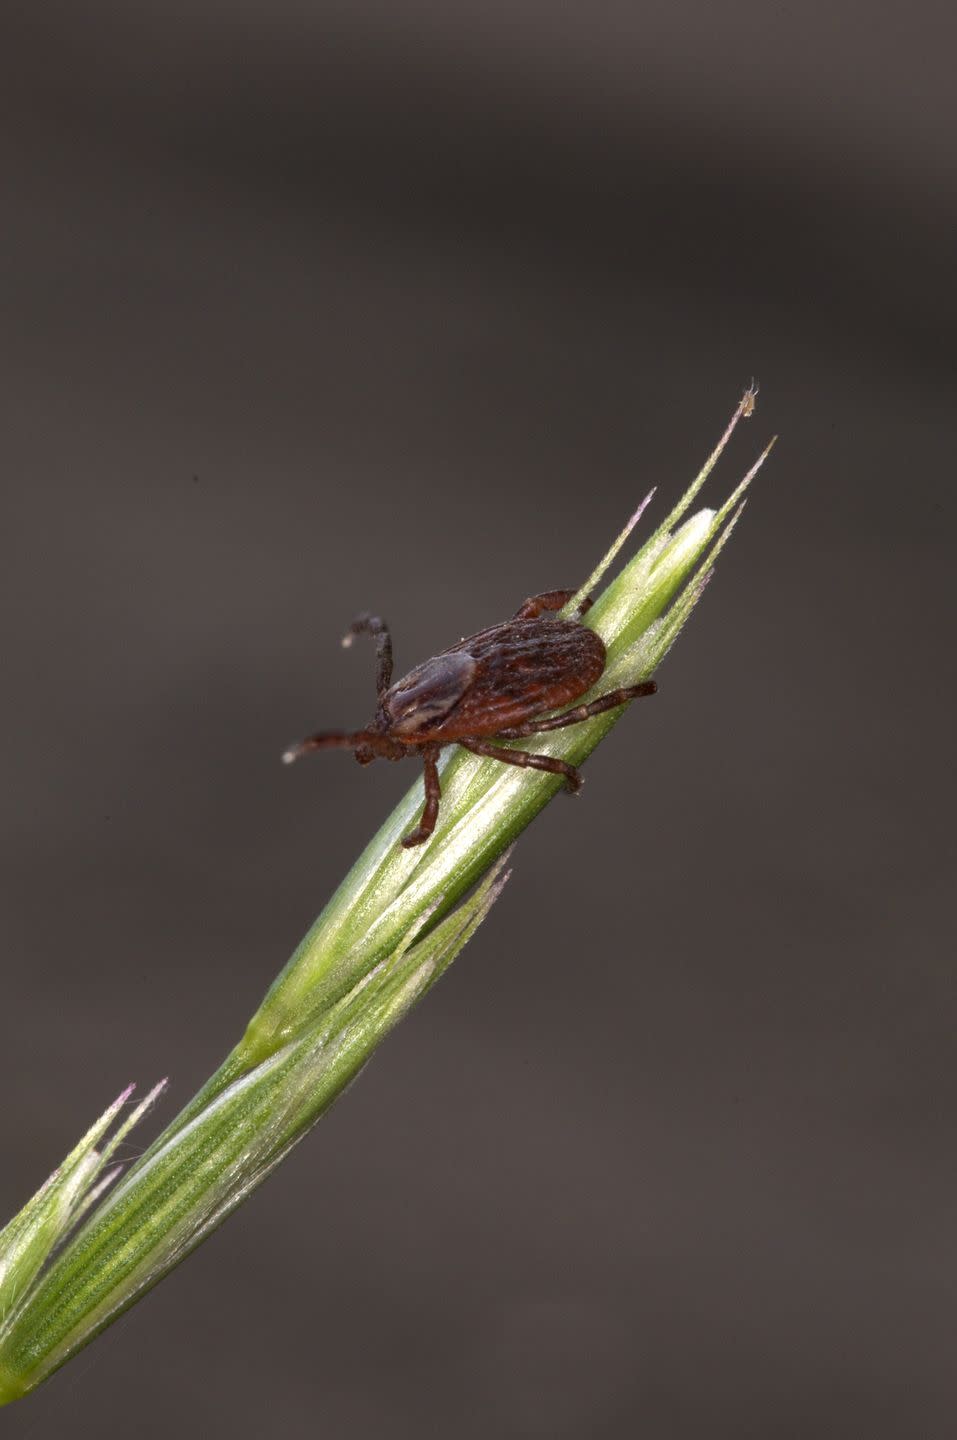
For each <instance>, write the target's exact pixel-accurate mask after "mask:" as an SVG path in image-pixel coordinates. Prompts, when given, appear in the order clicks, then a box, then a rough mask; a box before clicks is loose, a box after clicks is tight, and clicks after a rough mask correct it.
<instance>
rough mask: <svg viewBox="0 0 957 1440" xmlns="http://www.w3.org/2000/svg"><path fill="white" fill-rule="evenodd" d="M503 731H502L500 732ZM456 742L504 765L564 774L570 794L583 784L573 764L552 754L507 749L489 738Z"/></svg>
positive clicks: (474, 752) (476, 753)
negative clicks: (534, 753) (557, 758)
mask: <svg viewBox="0 0 957 1440" xmlns="http://www.w3.org/2000/svg"><path fill="white" fill-rule="evenodd" d="M505 733H506V732H505V731H502V734H505ZM508 733H509V734H511V733H513V732H511V731H509V732H508ZM458 743H459V745H461V746H462V747H463V749H465V750H471V752H472V754H473V755H487V756H488V757H489V759H490V760H501V761H502V763H503V764H504V765H518V766H519V767H520V768H521V769H523V770H524V769H529V770H547V771H548V772H549V773H550V774H551V775H564V777H565V784H566V785H567V786H568V788H569V790H570V791H571V792H572V794H574V793H575V792H576V791H578V790H580V789H581V788H582V785H583V784H584V781H583V780H582V777H581V774H580V772H579V771H578V770H576V769H575V767H574V765H569V764H567V763H566V762H565V761H564V760H556V759H555V758H554V756H552V755H533V754H532V753H531V752H530V751H528V750H509V749H508V748H507V746H505V745H495V744H493V743H492V741H491V740H479V739H473V740H459V742H458Z"/></svg>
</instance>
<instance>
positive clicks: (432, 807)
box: [402, 745, 442, 850]
mask: <svg viewBox="0 0 957 1440" xmlns="http://www.w3.org/2000/svg"><path fill="white" fill-rule="evenodd" d="M438 758H439V746H438V745H423V747H422V765H423V768H424V772H425V809H424V810H423V811H422V819H421V820H420V821H419V823H418V825H416V827H415V829H414V830H410V831H409V833H408V835H403V837H402V844H403V845H404V846H405V848H406V849H407V850H408V849H410V848H411V846H413V845H421V844H422V842H423V841H424V840H428V838H429V836H430V835H431V834H432V831H433V830H434V829H435V822H436V819H437V817H438V813H439V800H440V798H441V795H442V790H441V787H440V786H439V770H438V763H437V762H438Z"/></svg>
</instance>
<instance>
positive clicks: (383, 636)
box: [342, 614, 392, 697]
mask: <svg viewBox="0 0 957 1440" xmlns="http://www.w3.org/2000/svg"><path fill="white" fill-rule="evenodd" d="M357 635H374V636H375V644H376V674H375V688H376V694H377V695H378V696H380V697H381V696H382V695H383V693H384V692H385V691H386V690H388V688H389V686H390V685H391V684H392V636H391V635H390V634H389V627H388V625H387V624H386V623H385V621H384V620H383V619H381V618H380V616H378V615H365V614H363V615H357V616H356V618H355V619H354V620H353V622H352V624H351V625H350V626H349V628H348V630H347V631H346V633H345V634H344V635H343V637H342V643H343V645H344V646H345V647H346V649H348V648H349V646H350V645H351V644H352V642H353V640H354V639H355V637H356V636H357Z"/></svg>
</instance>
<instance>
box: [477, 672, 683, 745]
mask: <svg viewBox="0 0 957 1440" xmlns="http://www.w3.org/2000/svg"><path fill="white" fill-rule="evenodd" d="M657 689H658V686H657V685H656V684H655V682H654V680H642V682H641V684H640V685H625V686H624V687H623V688H622V689H621V690H609V692H608V694H607V695H599V697H598V699H597V700H592V701H590V702H589V703H588V704H587V705H576V706H575V708H574V710H563V711H562V713H561V715H552V716H550V717H549V718H548V719H547V720H526V721H525V723H524V724H523V725H513V726H512V727H511V728H510V729H508V730H500V731H499V732H498V733H499V734H500V735H501V736H502V738H503V739H504V740H521V739H524V737H525V736H526V735H541V734H542V733H543V732H544V731H546V730H564V729H565V726H566V725H580V724H581V722H582V721H583V720H590V719H591V717H592V715H601V714H602V712H603V711H605V710H616V709H617V708H618V706H619V705H626V704H627V703H628V701H629V700H640V699H641V698H642V696H644V695H654V693H655V691H656V690H657Z"/></svg>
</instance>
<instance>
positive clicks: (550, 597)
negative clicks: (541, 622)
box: [512, 590, 593, 620]
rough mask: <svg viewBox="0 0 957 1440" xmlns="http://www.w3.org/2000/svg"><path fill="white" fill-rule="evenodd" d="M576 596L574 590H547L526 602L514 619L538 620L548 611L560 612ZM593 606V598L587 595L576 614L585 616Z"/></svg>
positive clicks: (516, 612)
mask: <svg viewBox="0 0 957 1440" xmlns="http://www.w3.org/2000/svg"><path fill="white" fill-rule="evenodd" d="M574 594H575V591H574V590H546V591H545V592H544V594H542V595H532V596H531V597H530V598H529V599H528V600H526V601H525V604H524V605H523V606H522V607H521V609H519V610H516V611H515V614H514V616H513V617H512V618H513V619H515V620H537V618H538V616H539V615H541V614H543V613H544V612H545V611H547V610H552V611H554V610H560V609H561V608H562V606H563V605H567V604H568V602H569V600H570V599H571V598H572V596H573V595H574ZM592 604H593V601H592V597H591V596H590V595H586V596H585V598H584V600H583V601H582V603H581V604H580V605H579V607H578V609H577V610H576V611H575V614H576V615H584V613H585V611H586V610H590V609H591V607H592Z"/></svg>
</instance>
